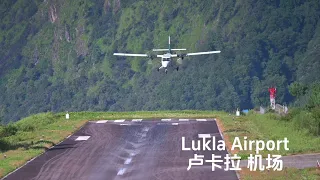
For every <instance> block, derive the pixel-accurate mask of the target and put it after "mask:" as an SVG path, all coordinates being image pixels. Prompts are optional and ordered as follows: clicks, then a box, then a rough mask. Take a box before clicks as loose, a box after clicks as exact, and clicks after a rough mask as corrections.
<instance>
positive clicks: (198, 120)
mask: <svg viewBox="0 0 320 180" xmlns="http://www.w3.org/2000/svg"><path fill="white" fill-rule="evenodd" d="M196 120H197V121H207V119H196Z"/></svg>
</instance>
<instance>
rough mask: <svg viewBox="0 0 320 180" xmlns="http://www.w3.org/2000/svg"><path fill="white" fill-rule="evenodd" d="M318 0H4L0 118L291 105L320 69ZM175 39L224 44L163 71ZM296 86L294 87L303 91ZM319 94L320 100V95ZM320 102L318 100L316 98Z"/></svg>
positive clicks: (196, 45) (193, 46) (208, 46)
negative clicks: (163, 56) (161, 60)
mask: <svg viewBox="0 0 320 180" xmlns="http://www.w3.org/2000/svg"><path fill="white" fill-rule="evenodd" d="M319 16H320V3H319V1H318V0H309V1H303V0H288V1H278V0H275V1H263V0H258V1H252V0H249V1H242V0H225V1H218V0H216V1H209V0H191V1H139V0H79V1H71V0H47V1H43V0H30V1H25V0H1V2H0V47H1V48H0V119H3V120H4V121H5V122H8V121H16V120H18V119H20V118H21V117H24V116H27V115H28V114H33V113H37V112H46V111H54V112H57V111H80V110H90V111H106V110H112V111H130V110H163V109H176V110H180V109H199V110H203V109H216V110H226V111H230V110H234V109H235V108H237V107H240V108H252V107H254V106H259V105H267V104H268V102H269V101H268V98H269V96H268V91H267V88H268V87H269V86H277V90H278V92H277V93H278V94H277V102H278V103H284V102H286V103H290V102H293V97H292V96H291V95H290V94H289V88H288V87H289V84H291V83H293V82H297V83H302V84H305V85H306V86H309V85H310V84H312V83H313V82H316V81H319V74H320V61H319V55H320V53H319V52H320V51H319V50H320V46H319V44H320V22H319V18H320V17H319ZM168 35H171V37H172V47H174V48H187V49H188V51H190V52H194V51H207V50H221V51H222V53H221V54H218V55H211V56H199V57H194V58H186V60H185V61H184V64H183V66H182V68H181V71H179V72H172V71H169V73H168V75H165V74H164V73H158V72H157V71H156V70H155V68H154V67H155V66H158V64H157V63H154V65H151V66H150V65H148V63H147V62H148V60H147V59H143V58H117V57H114V56H112V54H113V52H132V53H146V52H148V51H149V50H151V49H152V48H166V47H167V44H166V43H167V37H168ZM304 91H305V90H304V89H303V88H302V89H299V87H297V89H296V90H294V93H295V94H294V95H298V94H299V93H304ZM314 98H316V99H317V98H318V99H317V100H318V101H319V94H318V95H315V97H314ZM315 101H316V100H315Z"/></svg>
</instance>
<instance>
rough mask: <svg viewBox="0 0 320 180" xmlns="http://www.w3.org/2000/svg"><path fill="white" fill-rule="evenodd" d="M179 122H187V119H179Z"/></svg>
mask: <svg viewBox="0 0 320 180" xmlns="http://www.w3.org/2000/svg"><path fill="white" fill-rule="evenodd" d="M179 121H189V119H179Z"/></svg>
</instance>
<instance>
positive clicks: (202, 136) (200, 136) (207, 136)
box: [198, 134, 211, 138]
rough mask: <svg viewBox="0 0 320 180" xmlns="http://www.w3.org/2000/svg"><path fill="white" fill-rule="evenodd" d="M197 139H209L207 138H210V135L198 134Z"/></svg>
mask: <svg viewBox="0 0 320 180" xmlns="http://www.w3.org/2000/svg"><path fill="white" fill-rule="evenodd" d="M198 137H199V138H204V137H206V138H209V137H211V135H210V134H198Z"/></svg>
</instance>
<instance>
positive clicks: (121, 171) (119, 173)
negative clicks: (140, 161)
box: [117, 168, 127, 175]
mask: <svg viewBox="0 0 320 180" xmlns="http://www.w3.org/2000/svg"><path fill="white" fill-rule="evenodd" d="M126 170H127V169H126V168H121V169H120V170H119V171H118V173H117V175H123V174H124V173H125V172H126Z"/></svg>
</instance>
